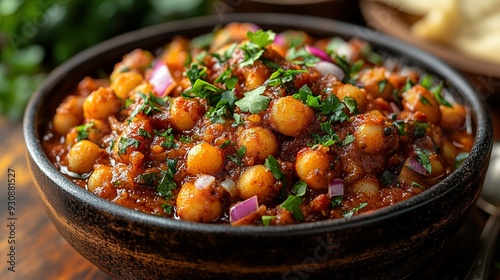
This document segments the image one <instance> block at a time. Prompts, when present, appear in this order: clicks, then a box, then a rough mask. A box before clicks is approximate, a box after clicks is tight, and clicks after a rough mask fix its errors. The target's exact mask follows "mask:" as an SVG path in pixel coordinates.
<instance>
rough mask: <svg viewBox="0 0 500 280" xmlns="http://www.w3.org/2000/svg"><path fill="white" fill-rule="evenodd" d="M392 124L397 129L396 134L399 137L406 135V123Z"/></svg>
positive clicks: (399, 121) (395, 122)
mask: <svg viewBox="0 0 500 280" xmlns="http://www.w3.org/2000/svg"><path fill="white" fill-rule="evenodd" d="M393 124H394V125H395V126H396V128H397V129H398V134H399V135H403V136H405V135H406V123H405V122H404V121H401V120H397V121H394V122H393Z"/></svg>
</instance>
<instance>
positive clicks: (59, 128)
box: [52, 96, 84, 135]
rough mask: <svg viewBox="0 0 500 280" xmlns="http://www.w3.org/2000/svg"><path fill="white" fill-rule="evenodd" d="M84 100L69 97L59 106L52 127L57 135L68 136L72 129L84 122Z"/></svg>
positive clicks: (78, 97)
mask: <svg viewBox="0 0 500 280" xmlns="http://www.w3.org/2000/svg"><path fill="white" fill-rule="evenodd" d="M83 100H84V98H83V97H81V96H68V98H66V99H65V100H64V102H63V103H61V105H59V107H58V108H57V110H56V114H55V115H54V118H53V119H52V126H53V128H54V131H55V132H56V133H58V134H60V135H64V134H67V133H68V132H69V131H70V130H71V128H73V127H75V126H77V125H79V124H81V123H82V122H83V109H82V106H83Z"/></svg>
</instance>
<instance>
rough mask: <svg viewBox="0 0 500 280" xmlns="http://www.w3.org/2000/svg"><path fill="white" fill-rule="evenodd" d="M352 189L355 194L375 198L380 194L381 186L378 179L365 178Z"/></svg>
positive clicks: (355, 183)
mask: <svg viewBox="0 0 500 280" xmlns="http://www.w3.org/2000/svg"><path fill="white" fill-rule="evenodd" d="M351 188H352V190H353V191H354V192H357V193H363V194H367V195H370V196H373V195H377V194H378V191H379V189H380V185H379V181H378V179H377V178H372V177H365V178H362V179H359V180H357V181H356V182H354V183H353V184H352V186H351Z"/></svg>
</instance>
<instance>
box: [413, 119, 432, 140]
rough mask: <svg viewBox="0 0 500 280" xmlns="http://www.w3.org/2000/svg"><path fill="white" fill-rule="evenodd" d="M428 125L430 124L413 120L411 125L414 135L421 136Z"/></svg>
mask: <svg viewBox="0 0 500 280" xmlns="http://www.w3.org/2000/svg"><path fill="white" fill-rule="evenodd" d="M429 126H430V125H429V124H428V123H425V122H419V121H415V122H413V127H414V128H415V137H416V138H421V137H423V136H424V135H425V132H426V131H427V128H428V127H429Z"/></svg>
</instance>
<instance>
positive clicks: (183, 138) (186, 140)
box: [179, 135, 193, 144]
mask: <svg viewBox="0 0 500 280" xmlns="http://www.w3.org/2000/svg"><path fill="white" fill-rule="evenodd" d="M191 140H193V139H191V137H190V136H189V135H181V136H179V141H180V142H182V143H184V144H186V143H190V142H191Z"/></svg>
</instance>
